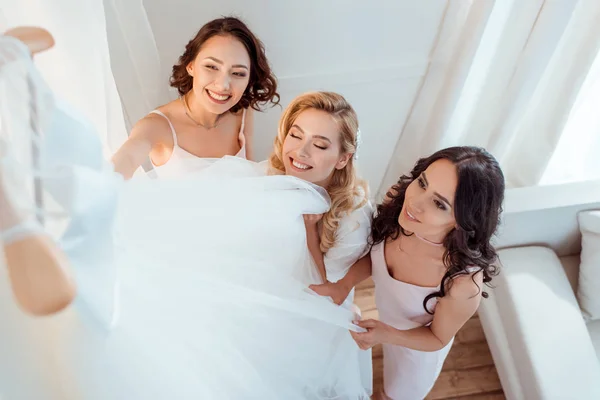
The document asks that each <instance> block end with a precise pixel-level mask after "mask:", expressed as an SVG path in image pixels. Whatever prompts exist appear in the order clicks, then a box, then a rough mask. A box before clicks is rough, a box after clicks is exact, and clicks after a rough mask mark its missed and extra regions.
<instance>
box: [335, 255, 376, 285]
mask: <svg viewBox="0 0 600 400" xmlns="http://www.w3.org/2000/svg"><path fill="white" fill-rule="evenodd" d="M371 273H372V267H371V253H367V255H365V256H364V257H363V258H361V259H360V260H358V261H357V262H355V263H354V264H353V265H352V267H350V270H348V273H347V274H346V276H344V277H343V278H342V279H341V280H340V283H341V284H343V285H344V286H346V287H347V288H348V289H349V290H352V288H353V287H355V286H356V285H358V284H359V283H361V282H362V281H364V280H365V279H367V278H369V277H370V276H371Z"/></svg>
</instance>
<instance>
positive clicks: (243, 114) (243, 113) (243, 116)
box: [240, 108, 248, 137]
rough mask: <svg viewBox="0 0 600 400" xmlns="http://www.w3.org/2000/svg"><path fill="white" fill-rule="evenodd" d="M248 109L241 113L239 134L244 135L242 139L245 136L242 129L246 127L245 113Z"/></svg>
mask: <svg viewBox="0 0 600 400" xmlns="http://www.w3.org/2000/svg"><path fill="white" fill-rule="evenodd" d="M247 110H248V109H247V108H244V111H243V112H242V126H241V127H240V134H241V135H244V137H245V136H246V135H245V133H244V127H245V126H246V111H247Z"/></svg>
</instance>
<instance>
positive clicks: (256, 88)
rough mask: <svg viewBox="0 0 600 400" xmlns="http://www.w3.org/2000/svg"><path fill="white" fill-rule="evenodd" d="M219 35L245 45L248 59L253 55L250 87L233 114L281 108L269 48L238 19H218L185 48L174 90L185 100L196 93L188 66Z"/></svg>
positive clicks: (175, 72)
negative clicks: (263, 106) (266, 107)
mask: <svg viewBox="0 0 600 400" xmlns="http://www.w3.org/2000/svg"><path fill="white" fill-rule="evenodd" d="M217 35H221V36H232V37H234V38H236V39H237V40H239V41H240V42H241V43H242V44H243V45H244V47H245V48H246V51H248V55H250V80H249V81H248V87H247V88H246V90H245V91H244V94H243V95H242V98H241V99H240V101H239V102H238V103H237V104H236V105H234V106H233V107H231V112H232V113H235V112H237V111H238V110H240V109H243V108H249V107H251V108H253V109H254V110H256V111H260V107H259V103H260V104H266V103H269V102H270V103H272V104H273V105H276V104H279V94H278V93H277V79H276V78H275V75H274V74H273V72H272V71H271V67H270V66H269V62H268V60H267V55H266V54H265V46H264V45H263V43H262V42H261V41H260V40H259V39H258V38H257V37H256V36H255V35H254V34H253V33H252V31H251V30H250V29H249V28H248V27H247V26H246V24H244V23H243V22H242V21H241V20H239V19H238V18H235V17H224V18H218V19H215V20H212V21H210V22H208V23H207V24H205V25H204V26H203V27H202V28H200V30H199V31H198V33H197V34H196V36H195V37H194V38H193V39H192V40H190V41H189V43H188V44H187V46H185V51H184V53H183V54H182V55H181V56H180V57H179V62H178V63H177V64H175V65H174V66H173V74H172V75H171V81H170V83H171V86H172V87H174V88H176V89H177V91H178V92H179V94H180V95H181V96H183V95H185V94H186V93H188V92H189V91H190V90H192V83H193V78H192V77H191V76H190V75H189V74H188V71H187V66H188V64H189V63H191V62H192V61H194V59H195V58H196V56H197V55H198V53H199V52H200V48H201V47H202V45H203V44H204V42H206V41H207V40H208V39H210V38H212V37H213V36H217Z"/></svg>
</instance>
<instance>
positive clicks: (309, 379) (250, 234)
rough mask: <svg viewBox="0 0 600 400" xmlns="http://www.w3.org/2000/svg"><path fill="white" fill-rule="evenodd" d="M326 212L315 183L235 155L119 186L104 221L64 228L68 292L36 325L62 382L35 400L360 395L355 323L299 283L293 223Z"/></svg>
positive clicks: (366, 379)
mask: <svg viewBox="0 0 600 400" xmlns="http://www.w3.org/2000/svg"><path fill="white" fill-rule="evenodd" d="M328 207H329V202H328V198H327V194H326V193H325V192H324V191H323V190H322V189H320V188H318V187H316V186H313V185H311V184H309V183H306V182H304V181H301V180H298V179H296V178H292V177H285V176H264V173H263V172H261V166H260V165H257V164H254V163H252V162H248V161H245V160H240V159H235V158H225V159H223V160H221V161H218V162H216V163H215V164H214V165H213V166H212V167H211V168H209V169H207V170H205V171H202V172H201V173H198V174H196V175H193V176H188V177H185V178H182V179H179V180H173V181H144V182H141V181H140V182H136V181H132V182H128V183H127V184H125V185H122V186H121V187H120V189H119V193H118V196H116V197H115V215H116V217H115V218H114V222H106V221H94V217H90V216H89V215H88V216H86V218H87V220H86V222H85V223H80V224H79V225H81V226H84V227H88V228H87V229H82V228H79V229H75V230H73V229H72V230H71V231H69V230H68V231H67V235H66V236H67V237H68V238H69V240H68V243H69V244H68V246H65V248H66V249H67V252H68V253H69V254H71V255H72V257H71V259H72V262H73V266H72V267H73V268H74V270H75V271H76V277H77V282H78V284H79V287H80V294H79V297H78V299H77V302H76V304H75V305H74V306H73V307H71V308H70V309H69V310H67V311H66V312H65V313H62V314H61V315H58V316H56V317H52V318H50V319H49V320H45V321H43V322H40V326H41V324H46V326H47V330H46V333H45V334H43V335H41V336H43V337H44V341H45V342H47V344H46V348H48V350H47V353H48V354H46V355H45V356H44V357H43V361H42V362H43V363H46V364H47V366H48V374H51V375H53V385H54V386H57V385H58V386H60V390H58V391H56V390H57V389H56V388H54V387H53V388H52V389H51V391H53V393H60V394H57V395H56V396H52V395H51V394H49V395H48V396H46V397H45V398H48V399H54V398H60V399H66V398H73V399H86V400H87V399H94V400H95V399H144V400H145V399H182V400H183V399H367V398H368V397H369V394H370V391H371V364H370V358H369V357H365V353H364V352H362V351H361V350H360V349H359V348H358V347H357V345H356V344H355V342H354V341H353V340H352V338H351V336H350V333H349V330H351V329H353V330H357V329H359V328H357V327H355V326H354V325H353V324H352V320H353V319H355V318H356V316H355V315H354V314H353V312H352V311H351V310H349V309H347V308H344V307H338V306H336V305H334V304H333V303H332V302H331V300H330V299H328V298H323V297H320V296H317V295H316V294H315V293H313V292H312V291H310V290H309V289H308V285H309V284H311V283H316V282H319V278H318V273H317V271H316V270H315V269H314V267H313V263H312V262H311V259H310V255H309V253H308V250H307V246H306V234H305V228H304V222H303V218H302V215H303V214H319V213H323V212H324V211H326V210H327V209H328ZM104 217H105V216H104ZM75 225H77V224H75ZM98 226H103V227H110V229H108V228H105V229H99V228H98ZM90 227H94V229H91V228H90ZM69 232H70V233H69ZM57 382H58V383H57ZM0 393H1V392H0Z"/></svg>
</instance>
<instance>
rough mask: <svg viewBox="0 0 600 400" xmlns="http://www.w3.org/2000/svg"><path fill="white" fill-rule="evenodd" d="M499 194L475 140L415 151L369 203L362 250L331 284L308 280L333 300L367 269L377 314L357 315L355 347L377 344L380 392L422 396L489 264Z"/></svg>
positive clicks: (495, 170) (500, 184) (498, 177)
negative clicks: (366, 251)
mask: <svg viewBox="0 0 600 400" xmlns="http://www.w3.org/2000/svg"><path fill="white" fill-rule="evenodd" d="M503 199H504V176H503V174H502V170H501V169H500V166H499V165H498V162H497V161H496V160H495V159H494V157H493V156H491V155H490V154H489V153H488V152H486V151H485V150H483V149H480V148H476V147H451V148H447V149H444V150H440V151H438V152H436V153H434V154H433V155H431V156H430V157H427V158H423V159H421V160H419V161H418V162H417V163H416V165H415V167H414V168H413V170H412V171H411V173H410V174H409V175H404V176H402V177H400V179H399V180H398V183H397V184H395V185H394V186H392V188H391V189H390V190H389V191H388V192H387V195H386V199H385V200H384V201H383V203H382V204H380V205H379V206H378V207H377V213H376V216H375V217H374V219H373V224H372V229H371V245H372V249H371V253H370V256H366V257H363V258H362V259H361V260H359V261H358V262H357V263H356V264H354V265H353V266H352V268H351V270H350V272H349V273H348V274H347V275H346V276H345V277H344V278H343V279H342V280H341V281H338V282H336V283H326V284H324V285H316V286H313V287H312V288H313V290H315V291H316V292H318V293H319V294H321V295H324V296H331V297H332V298H333V300H334V301H335V302H336V303H338V304H339V303H340V302H341V301H343V299H345V298H346V296H347V293H348V292H349V291H350V290H351V289H352V288H353V287H354V286H356V285H357V284H358V283H359V282H361V281H362V280H364V279H366V278H368V277H369V276H372V277H373V281H374V283H375V299H376V303H377V308H378V309H379V318H380V319H379V320H374V319H369V320H364V321H357V322H356V324H357V325H359V326H361V327H363V328H365V329H366V330H367V332H364V333H356V332H351V334H352V336H353V337H354V339H355V341H356V342H357V344H358V345H359V347H360V348H362V349H368V348H371V347H372V346H374V345H376V344H382V345H383V354H384V394H383V395H384V398H385V397H386V396H387V398H391V399H400V398H402V399H415V400H416V399H423V398H424V397H425V396H426V395H427V393H428V392H429V391H430V390H431V388H432V386H433V384H434V383H435V380H436V378H437V376H438V375H439V373H440V370H441V368H442V364H443V362H444V360H445V358H446V355H447V354H448V351H449V350H450V347H451V345H452V341H453V339H454V335H455V334H456V332H458V330H459V329H460V328H461V327H462V326H463V325H464V323H465V322H466V321H467V320H468V319H469V318H471V317H472V316H473V314H474V313H475V311H476V310H477V308H478V306H479V302H480V300H481V297H486V296H487V294H486V293H485V292H484V291H483V287H482V286H483V284H487V283H489V282H490V281H491V280H492V277H493V276H494V275H495V274H496V273H497V271H496V267H495V266H494V262H495V261H496V251H495V250H494V248H493V246H492V245H491V243H490V240H491V238H492V235H493V234H494V232H495V231H496V228H497V226H498V222H499V217H500V213H501V210H502V202H503Z"/></svg>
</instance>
